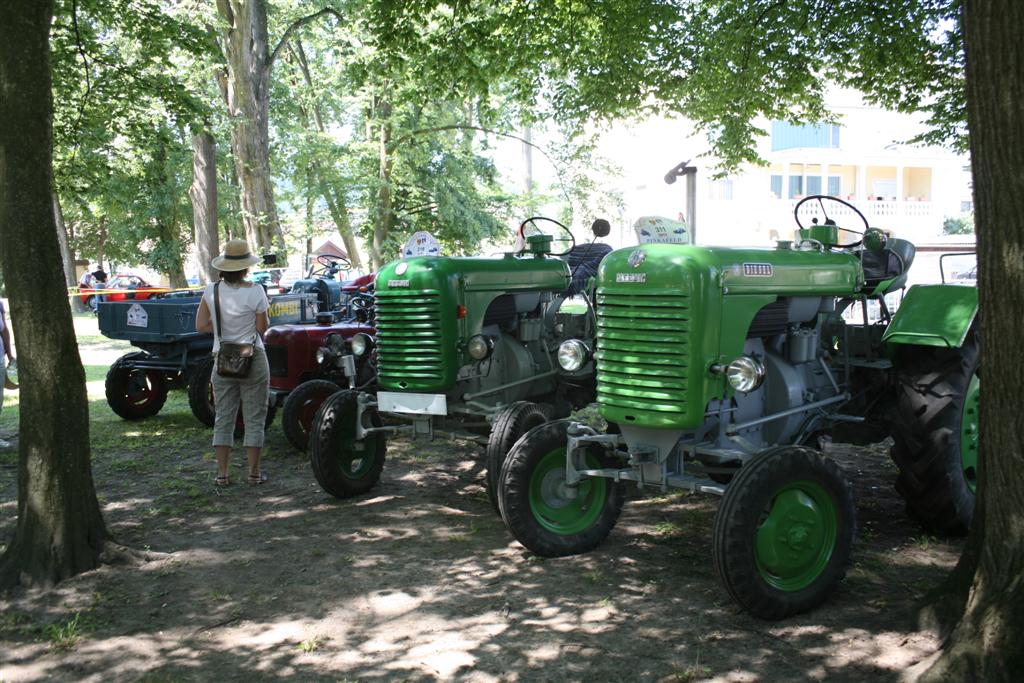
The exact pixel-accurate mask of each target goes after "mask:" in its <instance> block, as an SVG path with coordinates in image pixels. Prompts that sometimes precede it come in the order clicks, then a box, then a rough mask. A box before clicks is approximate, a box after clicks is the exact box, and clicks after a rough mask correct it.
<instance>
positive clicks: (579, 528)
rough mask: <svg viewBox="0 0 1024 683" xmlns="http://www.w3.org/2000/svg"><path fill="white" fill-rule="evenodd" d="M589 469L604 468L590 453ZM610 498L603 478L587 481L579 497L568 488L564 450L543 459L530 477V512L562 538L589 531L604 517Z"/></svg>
mask: <svg viewBox="0 0 1024 683" xmlns="http://www.w3.org/2000/svg"><path fill="white" fill-rule="evenodd" d="M587 467H593V468H597V467H600V464H599V463H598V462H597V459H596V458H595V457H594V456H592V455H590V454H589V453H588V454H587ZM607 497H608V484H607V481H606V480H605V479H602V478H599V477H595V478H588V479H583V480H582V481H580V483H579V485H577V486H576V488H575V493H574V491H573V489H572V488H569V487H567V486H565V447H564V446H563V447H561V448H556V449H555V450H553V451H550V452H549V453H548V454H547V455H545V456H544V457H542V458H541V459H540V462H539V463H537V467H535V468H534V470H533V474H531V475H530V511H531V512H532V513H533V517H534V519H535V520H537V523H538V524H540V525H541V526H542V527H544V528H545V529H547V530H548V531H550V532H552V533H555V534H558V535H560V536H569V535H572V534H578V533H581V532H583V531H586V530H587V529H589V528H590V526H591V525H592V524H594V522H596V521H597V518H598V517H599V516H600V515H601V510H602V508H604V503H605V499H606V498H607Z"/></svg>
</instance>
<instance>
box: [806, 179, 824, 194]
mask: <svg viewBox="0 0 1024 683" xmlns="http://www.w3.org/2000/svg"><path fill="white" fill-rule="evenodd" d="M807 194H821V176H816V175H812V176H807Z"/></svg>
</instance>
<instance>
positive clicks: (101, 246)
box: [96, 216, 107, 270]
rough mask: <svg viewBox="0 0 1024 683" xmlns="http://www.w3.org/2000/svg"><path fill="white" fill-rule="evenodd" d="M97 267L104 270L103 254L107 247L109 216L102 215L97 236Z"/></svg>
mask: <svg viewBox="0 0 1024 683" xmlns="http://www.w3.org/2000/svg"><path fill="white" fill-rule="evenodd" d="M96 245H97V246H96V250H97V253H96V267H97V268H99V269H100V270H103V256H104V252H106V249H107V218H106V216H100V227H99V230H97V237H96Z"/></svg>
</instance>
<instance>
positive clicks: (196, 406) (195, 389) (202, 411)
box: [188, 355, 217, 427]
mask: <svg viewBox="0 0 1024 683" xmlns="http://www.w3.org/2000/svg"><path fill="white" fill-rule="evenodd" d="M212 376H213V356H212V355H209V356H205V357H203V358H202V359H201V360H200V361H199V362H198V363H197V364H196V365H195V367H193V368H192V370H191V371H190V372H189V378H188V407H189V408H191V409H192V414H193V415H195V416H196V419H197V420H199V421H200V422H202V423H203V424H204V425H206V426H207V427H213V422H214V420H215V419H216V416H217V413H216V410H215V409H214V407H213V384H212V383H211V378H212Z"/></svg>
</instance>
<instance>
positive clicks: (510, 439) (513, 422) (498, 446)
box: [484, 401, 551, 514]
mask: <svg viewBox="0 0 1024 683" xmlns="http://www.w3.org/2000/svg"><path fill="white" fill-rule="evenodd" d="M550 419H551V410H550V407H549V406H547V405H544V404H537V403H530V402H529V401H516V402H515V403H513V404H511V405H508V406H506V407H504V408H502V409H501V411H499V412H498V415H497V416H496V417H495V418H494V423H493V426H492V427H491V434H490V436H489V437H488V440H487V450H486V451H485V452H484V464H485V466H486V467H487V478H486V479H485V483H484V487H485V488H486V490H487V499H488V500H489V501H491V505H492V506H493V507H494V511H495V512H497V513H498V514H501V512H500V511H499V510H498V495H497V490H498V477H500V476H501V467H502V465H504V464H505V457H506V456H507V455H508V452H509V451H510V450H511V449H512V446H514V445H515V443H516V441H519V439H520V437H522V435H523V434H525V433H526V432H528V431H530V430H531V429H533V428H534V427H539V426H540V425H542V424H544V423H545V422H547V421H548V420H550Z"/></svg>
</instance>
